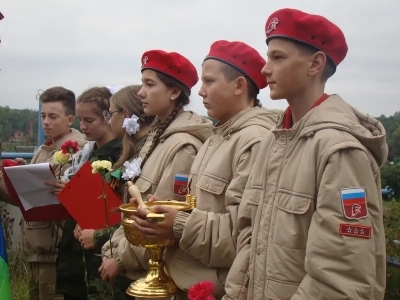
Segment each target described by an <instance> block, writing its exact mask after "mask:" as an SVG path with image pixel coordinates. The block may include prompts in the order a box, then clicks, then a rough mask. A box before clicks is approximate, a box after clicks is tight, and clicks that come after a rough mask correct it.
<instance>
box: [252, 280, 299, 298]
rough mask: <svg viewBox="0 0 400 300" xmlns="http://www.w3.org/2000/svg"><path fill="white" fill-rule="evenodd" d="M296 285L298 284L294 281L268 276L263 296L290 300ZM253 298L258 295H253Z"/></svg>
mask: <svg viewBox="0 0 400 300" xmlns="http://www.w3.org/2000/svg"><path fill="white" fill-rule="evenodd" d="M298 287H299V285H298V284H296V283H290V282H282V281H277V280H274V279H272V278H268V279H267V284H266V288H265V298H266V299H274V300H290V299H291V298H292V296H293V295H294V294H295V293H296V291H297V288H298ZM254 296H261V295H254ZM260 298H261V297H260ZM254 299H258V297H257V298H256V297H255V298H254Z"/></svg>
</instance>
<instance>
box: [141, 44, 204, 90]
mask: <svg viewBox="0 0 400 300" xmlns="http://www.w3.org/2000/svg"><path fill="white" fill-rule="evenodd" d="M146 69H152V70H155V71H158V72H161V73H164V74H165V75H168V76H170V77H172V78H174V79H175V80H177V81H179V82H180V83H182V84H183V85H184V86H186V87H187V88H188V89H189V90H191V89H192V87H194V86H195V85H196V83H197V81H199V76H198V75H197V71H196V68H195V66H194V65H193V64H192V63H191V62H190V61H189V60H188V59H187V58H186V57H184V56H182V55H180V54H179V53H176V52H165V51H162V50H149V51H146V52H145V53H143V55H142V72H143V70H146Z"/></svg>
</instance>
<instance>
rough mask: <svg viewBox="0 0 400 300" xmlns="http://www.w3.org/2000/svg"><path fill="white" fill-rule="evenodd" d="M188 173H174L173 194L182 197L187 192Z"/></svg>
mask: <svg viewBox="0 0 400 300" xmlns="http://www.w3.org/2000/svg"><path fill="white" fill-rule="evenodd" d="M188 183H189V174H183V173H180V174H175V178H174V194H175V195H177V196H180V197H184V196H186V195H187V192H188Z"/></svg>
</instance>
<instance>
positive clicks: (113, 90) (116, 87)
mask: <svg viewBox="0 0 400 300" xmlns="http://www.w3.org/2000/svg"><path fill="white" fill-rule="evenodd" d="M106 87H107V88H108V90H109V91H110V93H111V95H114V94H115V93H116V92H118V91H119V90H120V89H122V88H123V86H122V85H115V84H113V85H108V86H106Z"/></svg>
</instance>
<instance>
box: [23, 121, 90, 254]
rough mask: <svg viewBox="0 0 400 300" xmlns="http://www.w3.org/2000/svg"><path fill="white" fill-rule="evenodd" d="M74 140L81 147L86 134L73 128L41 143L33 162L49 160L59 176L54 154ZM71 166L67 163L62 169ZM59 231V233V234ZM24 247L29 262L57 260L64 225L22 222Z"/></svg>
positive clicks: (58, 166) (58, 167)
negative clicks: (64, 133) (57, 243)
mask: <svg viewBox="0 0 400 300" xmlns="http://www.w3.org/2000/svg"><path fill="white" fill-rule="evenodd" d="M68 140H74V141H76V142H78V144H79V147H80V149H81V148H82V147H83V145H84V144H85V142H86V141H85V138H84V136H83V135H82V134H81V133H80V132H79V131H77V130H75V129H71V133H69V134H67V135H66V136H64V137H63V138H61V139H60V140H58V141H56V142H55V143H53V144H51V145H50V146H47V143H48V140H47V141H46V142H45V143H44V144H43V145H41V146H40V147H39V148H38V149H37V151H36V152H35V154H34V156H33V158H32V160H31V164H38V163H45V162H48V163H50V165H51V166H52V167H53V169H54V173H55V174H56V175H57V176H58V174H59V171H60V165H54V164H53V154H54V153H55V152H56V151H58V150H60V148H61V145H62V144H63V143H64V142H66V141H68ZM69 166H70V164H65V165H64V166H63V169H62V171H61V174H64V171H65V170H66V169H67V168H68V167H69ZM57 233H58V235H57ZM21 236H22V247H23V250H24V253H25V255H26V257H27V261H29V262H55V261H56V258H57V253H58V250H57V249H55V248H54V247H55V246H57V245H56V242H59V241H60V239H61V236H62V226H61V223H60V222H25V221H23V220H22V222H21Z"/></svg>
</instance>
